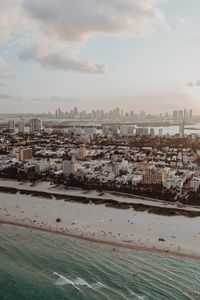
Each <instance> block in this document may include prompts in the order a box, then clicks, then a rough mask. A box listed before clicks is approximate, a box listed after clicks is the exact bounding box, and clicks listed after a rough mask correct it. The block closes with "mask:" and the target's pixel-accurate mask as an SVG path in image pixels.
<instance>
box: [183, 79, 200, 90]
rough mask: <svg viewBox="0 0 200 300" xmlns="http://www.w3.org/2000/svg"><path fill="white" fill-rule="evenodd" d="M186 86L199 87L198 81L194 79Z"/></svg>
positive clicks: (199, 82)
mask: <svg viewBox="0 0 200 300" xmlns="http://www.w3.org/2000/svg"><path fill="white" fill-rule="evenodd" d="M186 86H187V87H189V88H194V87H200V79H196V80H193V81H190V82H188V83H186Z"/></svg>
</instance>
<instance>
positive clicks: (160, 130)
mask: <svg viewBox="0 0 200 300" xmlns="http://www.w3.org/2000/svg"><path fill="white" fill-rule="evenodd" d="M158 135H159V136H162V135H163V129H162V128H159V130H158Z"/></svg>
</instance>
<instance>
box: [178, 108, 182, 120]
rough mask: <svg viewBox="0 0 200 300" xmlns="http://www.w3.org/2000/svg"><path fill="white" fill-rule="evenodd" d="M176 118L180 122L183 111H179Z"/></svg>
mask: <svg viewBox="0 0 200 300" xmlns="http://www.w3.org/2000/svg"><path fill="white" fill-rule="evenodd" d="M178 118H179V119H180V120H181V119H183V110H182V109H180V110H179V111H178Z"/></svg>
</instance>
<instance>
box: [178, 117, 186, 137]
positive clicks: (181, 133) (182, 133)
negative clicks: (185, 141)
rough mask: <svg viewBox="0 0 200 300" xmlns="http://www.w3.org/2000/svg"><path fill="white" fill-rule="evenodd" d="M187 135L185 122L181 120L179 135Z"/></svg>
mask: <svg viewBox="0 0 200 300" xmlns="http://www.w3.org/2000/svg"><path fill="white" fill-rule="evenodd" d="M184 135H185V122H184V121H183V122H181V123H180V125H179V137H180V138H183V137H184Z"/></svg>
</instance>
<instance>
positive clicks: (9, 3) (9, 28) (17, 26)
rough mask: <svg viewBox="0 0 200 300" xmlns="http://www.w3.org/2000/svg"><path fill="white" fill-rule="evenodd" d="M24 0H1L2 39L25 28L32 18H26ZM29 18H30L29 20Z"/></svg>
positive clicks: (0, 26)
mask: <svg viewBox="0 0 200 300" xmlns="http://www.w3.org/2000/svg"><path fill="white" fill-rule="evenodd" d="M22 1H23V0H6V1H4V0H0V41H4V40H7V39H8V38H10V37H11V36H12V34H13V33H17V32H20V31H21V30H25V29H26V26H27V22H28V23H29V27H30V24H31V20H30V18H26V13H25V10H24V9H23V5H22ZM28 19H29V20H28Z"/></svg>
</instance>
